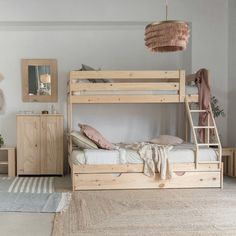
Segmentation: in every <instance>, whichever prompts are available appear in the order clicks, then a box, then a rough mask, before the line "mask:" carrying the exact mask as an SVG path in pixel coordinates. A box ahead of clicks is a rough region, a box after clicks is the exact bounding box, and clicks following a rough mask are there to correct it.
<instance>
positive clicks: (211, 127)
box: [193, 126, 215, 129]
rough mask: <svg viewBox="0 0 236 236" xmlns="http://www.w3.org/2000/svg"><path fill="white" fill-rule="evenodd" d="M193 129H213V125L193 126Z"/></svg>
mask: <svg viewBox="0 0 236 236" xmlns="http://www.w3.org/2000/svg"><path fill="white" fill-rule="evenodd" d="M193 128H194V129H214V128H215V126H193Z"/></svg>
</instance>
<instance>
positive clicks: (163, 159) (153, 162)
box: [118, 142, 173, 179]
mask: <svg viewBox="0 0 236 236" xmlns="http://www.w3.org/2000/svg"><path fill="white" fill-rule="evenodd" d="M118 147H119V148H126V149H132V150H135V151H137V152H138V153H139V155H140V157H141V159H142V160H143V161H144V170H143V172H144V174H145V175H147V176H150V177H152V176H154V175H155V174H156V173H159V174H160V178H161V179H171V178H172V167H171V164H170V161H169V159H168V152H169V151H170V150H171V149H172V148H173V146H165V145H158V144H150V143H146V142H141V143H132V144H124V143H120V144H118Z"/></svg>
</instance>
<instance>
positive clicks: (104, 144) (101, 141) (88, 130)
mask: <svg viewBox="0 0 236 236" xmlns="http://www.w3.org/2000/svg"><path fill="white" fill-rule="evenodd" d="M79 127H80V128H81V131H82V132H83V133H84V134H85V135H86V136H87V137H88V138H89V139H91V140H92V141H93V142H94V143H96V144H97V145H98V147H100V148H103V149H108V150H110V149H114V145H113V144H112V143H110V142H109V141H108V140H106V139H105V138H104V137H103V136H102V135H101V134H100V133H99V132H98V131H97V130H96V129H94V128H93V127H91V126H89V125H82V124H79Z"/></svg>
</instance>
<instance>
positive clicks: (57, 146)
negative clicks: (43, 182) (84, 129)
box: [17, 114, 63, 175]
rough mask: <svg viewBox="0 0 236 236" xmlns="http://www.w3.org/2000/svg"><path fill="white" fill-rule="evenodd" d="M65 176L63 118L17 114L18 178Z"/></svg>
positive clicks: (49, 115)
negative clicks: (28, 176)
mask: <svg viewBox="0 0 236 236" xmlns="http://www.w3.org/2000/svg"><path fill="white" fill-rule="evenodd" d="M62 174H63V115H60V114H56V115H53V114H38V115H22V114H19V115H17V175H62Z"/></svg>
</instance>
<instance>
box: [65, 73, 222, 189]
mask: <svg viewBox="0 0 236 236" xmlns="http://www.w3.org/2000/svg"><path fill="white" fill-rule="evenodd" d="M101 78H102V79H109V80H110V79H112V82H109V83H76V81H77V80H85V79H101ZM193 79H194V75H190V76H187V77H186V76H185V71H183V70H176V71H71V72H70V76H69V81H68V132H69V133H70V132H71V130H72V123H73V122H72V119H73V115H72V114H73V105H74V104H95V103H99V104H106V103H124V104H125V103H185V104H186V122H185V123H186V141H188V139H189V133H190V132H189V128H191V130H192V133H193V138H194V142H195V145H196V151H195V162H194V163H181V164H177V163H175V164H173V177H172V179H170V180H161V179H160V177H159V174H158V173H156V175H155V177H147V176H145V175H144V174H143V164H117V165H111V164H106V165H104V164H99V165H88V164H87V165H86V164H84V165H75V164H74V163H72V162H70V161H69V165H70V168H71V178H72V188H73V191H74V190H99V189H147V188H153V189H156V188H204V187H206V188H210V187H214V188H220V187H221V188H222V187H223V172H222V171H223V168H222V162H221V153H222V148H221V144H220V139H219V135H218V132H217V128H216V124H215V121H214V117H213V114H212V110H210V116H209V119H208V124H207V126H205V127H204V129H206V131H207V132H206V139H205V140H206V141H205V143H198V140H197V135H196V130H197V129H199V128H202V127H198V126H194V124H193V120H192V113H196V112H204V111H201V110H191V105H190V104H191V103H197V102H198V95H186V94H185V84H186V81H191V80H193ZM114 81H116V82H114ZM153 90H159V91H160V90H162V91H166V90H174V91H176V93H175V94H161V95H160V94H159V95H158V94H152V95H143V94H140V95H134V94H133V95H132V94H122V92H123V91H136V92H137V91H153ZM95 91H120V92H121V93H120V94H112V95H111V94H106V93H104V94H101V93H99V94H97V95H96V94H94V92H95ZM75 92H77V93H75ZM78 92H93V93H92V94H84V93H80V94H78ZM121 94H122V95H121ZM210 129H214V131H215V133H216V136H217V142H216V143H214V145H216V146H217V149H218V160H217V161H208V162H200V161H199V160H198V152H199V149H200V148H201V146H208V147H209V146H210V145H211V143H210ZM71 152H72V141H71V138H70V136H68V154H69V155H71ZM114 173H118V175H114Z"/></svg>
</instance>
